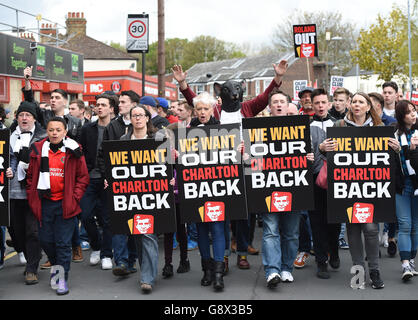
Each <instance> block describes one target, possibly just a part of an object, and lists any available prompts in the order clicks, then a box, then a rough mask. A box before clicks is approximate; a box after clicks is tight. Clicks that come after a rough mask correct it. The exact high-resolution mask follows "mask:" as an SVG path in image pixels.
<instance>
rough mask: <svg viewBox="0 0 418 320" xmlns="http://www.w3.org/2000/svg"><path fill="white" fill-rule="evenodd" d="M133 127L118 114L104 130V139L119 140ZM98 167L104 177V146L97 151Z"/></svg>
mask: <svg viewBox="0 0 418 320" xmlns="http://www.w3.org/2000/svg"><path fill="white" fill-rule="evenodd" d="M130 127H132V126H131V125H126V124H125V122H124V121H123V118H122V116H118V117H116V118H114V119H113V120H112V121H110V123H109V124H108V125H107V127H106V128H105V130H104V132H103V141H108V140H119V139H120V137H122V136H123V135H124V134H126V133H127V132H128V129H129V128H130ZM97 168H98V169H99V171H100V173H101V174H102V177H104V174H105V162H104V155H103V149H102V146H100V147H99V150H98V152H97Z"/></svg>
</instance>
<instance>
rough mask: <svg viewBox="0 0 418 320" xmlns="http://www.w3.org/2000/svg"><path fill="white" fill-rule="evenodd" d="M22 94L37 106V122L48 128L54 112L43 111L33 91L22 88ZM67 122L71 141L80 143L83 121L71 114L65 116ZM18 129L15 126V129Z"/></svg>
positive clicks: (26, 99)
mask: <svg viewBox="0 0 418 320" xmlns="http://www.w3.org/2000/svg"><path fill="white" fill-rule="evenodd" d="M22 92H23V95H24V98H25V101H28V102H34V103H35V104H36V113H37V119H36V120H37V121H38V122H39V123H40V124H41V126H42V127H44V128H46V125H47V123H48V120H49V119H51V118H53V117H55V113H54V112H53V111H52V110H45V109H41V108H40V107H39V104H38V103H36V101H35V99H34V96H33V91H32V89H31V90H25V88H22ZM64 119H65V122H66V123H67V130H68V134H67V135H68V136H69V137H70V138H71V139H74V140H75V141H77V142H79V141H80V135H81V121H80V119H77V118H75V117H73V116H71V115H69V114H66V115H64ZM15 128H16V127H15V126H14V129H15Z"/></svg>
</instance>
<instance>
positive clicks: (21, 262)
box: [18, 252, 27, 265]
mask: <svg viewBox="0 0 418 320" xmlns="http://www.w3.org/2000/svg"><path fill="white" fill-rule="evenodd" d="M18 255H19V262H20V264H23V265H25V264H26V263H27V262H26V258H25V254H24V253H23V252H19V254H18Z"/></svg>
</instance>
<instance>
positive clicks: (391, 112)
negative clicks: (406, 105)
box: [383, 108, 395, 118]
mask: <svg viewBox="0 0 418 320" xmlns="http://www.w3.org/2000/svg"><path fill="white" fill-rule="evenodd" d="M383 112H384V113H385V114H386V115H387V116H389V117H392V118H395V109H386V108H383Z"/></svg>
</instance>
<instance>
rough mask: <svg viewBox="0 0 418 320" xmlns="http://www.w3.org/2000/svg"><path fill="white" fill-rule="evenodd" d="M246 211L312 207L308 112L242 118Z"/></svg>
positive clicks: (278, 210)
mask: <svg viewBox="0 0 418 320" xmlns="http://www.w3.org/2000/svg"><path fill="white" fill-rule="evenodd" d="M242 125H243V129H244V140H245V150H246V151H245V152H246V153H248V154H249V156H250V159H249V160H246V163H247V165H248V166H249V167H247V168H246V170H245V185H246V188H247V201H248V212H249V213H267V212H289V211H298V210H308V209H313V208H314V197H313V175H312V170H311V163H309V161H308V160H307V158H306V155H307V154H308V153H310V152H311V148H312V147H311V136H310V127H309V116H307V115H299V116H281V117H264V118H248V119H242Z"/></svg>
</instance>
